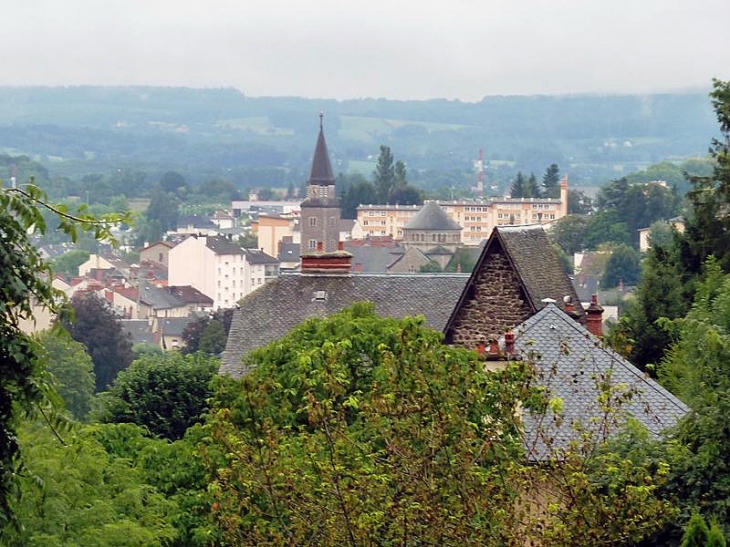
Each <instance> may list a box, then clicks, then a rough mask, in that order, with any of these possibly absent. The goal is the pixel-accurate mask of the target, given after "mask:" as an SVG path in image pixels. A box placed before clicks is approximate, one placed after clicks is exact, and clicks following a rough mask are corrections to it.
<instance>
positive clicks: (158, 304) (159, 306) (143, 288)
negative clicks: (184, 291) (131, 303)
mask: <svg viewBox="0 0 730 547" xmlns="http://www.w3.org/2000/svg"><path fill="white" fill-rule="evenodd" d="M139 291H140V292H139V300H140V302H144V303H145V304H148V305H149V306H151V307H152V309H154V310H168V309H172V308H181V307H183V306H184V305H185V302H183V301H181V300H180V299H179V298H177V297H176V296H175V295H174V294H172V293H171V292H170V291H168V290H167V289H166V288H165V287H158V286H156V285H154V284H152V283H147V282H145V281H142V282H141V283H140V287H139Z"/></svg>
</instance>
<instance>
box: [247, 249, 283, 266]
mask: <svg viewBox="0 0 730 547" xmlns="http://www.w3.org/2000/svg"><path fill="white" fill-rule="evenodd" d="M244 250H245V252H246V261H247V262H249V263H250V264H278V263H279V261H278V260H277V259H276V258H274V257H273V256H269V255H267V254H266V253H265V252H263V251H261V250H259V249H244Z"/></svg>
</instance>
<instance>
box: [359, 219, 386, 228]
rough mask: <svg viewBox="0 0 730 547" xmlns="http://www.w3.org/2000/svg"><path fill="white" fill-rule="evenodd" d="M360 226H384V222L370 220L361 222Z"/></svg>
mask: <svg viewBox="0 0 730 547" xmlns="http://www.w3.org/2000/svg"><path fill="white" fill-rule="evenodd" d="M390 220H391V222H392V221H393V219H392V218H391V219H390ZM362 225H363V226H385V221H384V220H372V221H370V220H363V221H362Z"/></svg>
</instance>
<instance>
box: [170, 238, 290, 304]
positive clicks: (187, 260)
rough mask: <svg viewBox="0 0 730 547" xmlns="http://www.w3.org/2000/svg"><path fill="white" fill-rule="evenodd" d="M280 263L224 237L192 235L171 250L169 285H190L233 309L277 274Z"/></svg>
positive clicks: (216, 302) (215, 302) (214, 302)
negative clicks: (242, 299)
mask: <svg viewBox="0 0 730 547" xmlns="http://www.w3.org/2000/svg"><path fill="white" fill-rule="evenodd" d="M278 271H279V263H278V261H277V260H276V259H275V258H273V257H272V256H269V255H267V254H266V253H264V252H262V251H260V250H252V249H244V248H242V247H240V246H239V245H237V244H235V243H233V242H232V241H231V240H230V239H228V238H225V237H221V236H191V237H189V238H187V239H186V240H185V241H183V242H182V243H180V244H178V245H177V246H175V248H174V249H172V250H171V251H170V268H169V282H170V285H190V286H192V287H195V288H196V289H198V290H199V291H200V292H202V293H203V294H204V295H206V296H208V297H210V298H211V299H212V300H213V308H214V309H218V308H231V307H233V306H234V305H235V304H236V302H237V301H238V300H240V299H241V298H243V297H244V296H246V295H247V294H249V293H250V292H251V291H253V290H255V289H257V288H259V287H261V286H262V285H263V284H264V283H266V282H267V281H269V280H271V279H274V278H275V277H276V275H278Z"/></svg>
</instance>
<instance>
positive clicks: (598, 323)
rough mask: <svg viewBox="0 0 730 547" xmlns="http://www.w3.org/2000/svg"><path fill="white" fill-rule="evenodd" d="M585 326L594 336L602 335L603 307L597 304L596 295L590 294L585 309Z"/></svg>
mask: <svg viewBox="0 0 730 547" xmlns="http://www.w3.org/2000/svg"><path fill="white" fill-rule="evenodd" d="M586 316H587V317H586V327H587V328H588V331H589V332H590V333H591V334H593V335H594V336H598V337H601V336H603V308H602V307H601V306H600V305H599V304H598V295H596V294H594V295H592V296H591V305H590V306H588V309H586Z"/></svg>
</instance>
